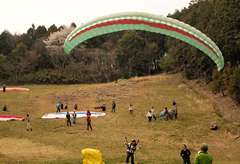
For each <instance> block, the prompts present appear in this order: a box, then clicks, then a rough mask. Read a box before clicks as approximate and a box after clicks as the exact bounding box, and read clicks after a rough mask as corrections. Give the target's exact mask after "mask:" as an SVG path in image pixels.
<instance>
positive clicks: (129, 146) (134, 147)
mask: <svg viewBox="0 0 240 164" xmlns="http://www.w3.org/2000/svg"><path fill="white" fill-rule="evenodd" d="M125 138H126V143H127V137H125ZM133 142H136V140H132V142H131V143H130V145H128V144H127V147H128V150H129V152H130V151H131V147H132V146H133V148H132V150H133V152H134V151H135V150H136V148H137V144H138V142H139V140H138V141H137V142H136V144H135V145H133V144H132V143H133Z"/></svg>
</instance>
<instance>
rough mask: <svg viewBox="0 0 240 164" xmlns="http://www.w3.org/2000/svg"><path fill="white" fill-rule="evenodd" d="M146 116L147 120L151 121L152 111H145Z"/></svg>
mask: <svg viewBox="0 0 240 164" xmlns="http://www.w3.org/2000/svg"><path fill="white" fill-rule="evenodd" d="M146 117H148V121H149V122H151V121H152V111H151V110H150V111H149V112H148V113H147V115H146Z"/></svg>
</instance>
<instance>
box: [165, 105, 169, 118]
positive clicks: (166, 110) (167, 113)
mask: <svg viewBox="0 0 240 164" xmlns="http://www.w3.org/2000/svg"><path fill="white" fill-rule="evenodd" d="M168 119H169V112H168V109H167V107H165V121H167V120H168Z"/></svg>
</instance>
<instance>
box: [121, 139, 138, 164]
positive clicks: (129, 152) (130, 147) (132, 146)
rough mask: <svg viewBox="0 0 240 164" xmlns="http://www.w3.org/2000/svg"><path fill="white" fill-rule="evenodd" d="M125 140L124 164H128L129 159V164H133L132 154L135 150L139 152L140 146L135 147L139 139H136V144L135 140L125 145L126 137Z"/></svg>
mask: <svg viewBox="0 0 240 164" xmlns="http://www.w3.org/2000/svg"><path fill="white" fill-rule="evenodd" d="M125 139H126V142H124V144H125V145H127V148H128V150H127V159H126V164H128V163H129V158H130V157H131V164H134V152H135V151H136V150H140V149H141V147H142V145H140V146H139V147H138V146H137V144H138V142H139V139H138V142H136V140H132V142H131V143H127V137H125Z"/></svg>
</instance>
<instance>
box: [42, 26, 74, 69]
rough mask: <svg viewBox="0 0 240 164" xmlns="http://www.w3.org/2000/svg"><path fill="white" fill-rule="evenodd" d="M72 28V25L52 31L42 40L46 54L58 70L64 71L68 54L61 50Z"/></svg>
mask: <svg viewBox="0 0 240 164" xmlns="http://www.w3.org/2000/svg"><path fill="white" fill-rule="evenodd" d="M72 30H73V28H72V27H69V28H64V29H62V30H61V31H57V32H54V33H52V34H51V35H50V36H49V37H48V38H47V39H46V40H44V43H45V44H46V48H47V52H48V53H46V54H47V55H48V58H49V60H50V62H51V63H52V65H53V66H54V68H55V69H56V70H58V71H59V72H63V71H64V68H65V67H66V65H67V62H68V60H69V55H67V54H66V53H65V52H64V50H63V44H64V42H65V39H66V38H67V36H68V35H69V33H70V32H71V31H72Z"/></svg>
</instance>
